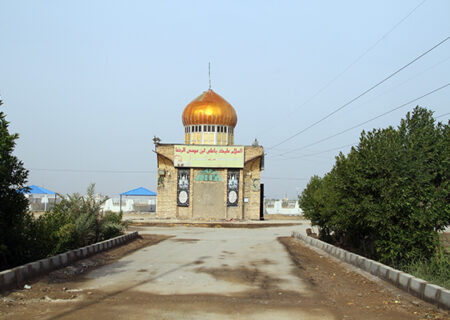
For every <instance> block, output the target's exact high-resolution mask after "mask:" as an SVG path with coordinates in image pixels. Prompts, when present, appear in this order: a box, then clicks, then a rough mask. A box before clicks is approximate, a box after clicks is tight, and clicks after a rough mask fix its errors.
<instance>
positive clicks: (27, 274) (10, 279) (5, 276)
mask: <svg viewBox="0 0 450 320" xmlns="http://www.w3.org/2000/svg"><path fill="white" fill-rule="evenodd" d="M137 236H138V233H137V231H135V232H132V233H129V234H125V235H123V236H119V237H116V238H112V239H109V240H105V241H102V242H97V243H94V244H91V245H89V246H86V247H83V248H79V249H75V250H71V251H68V252H64V253H61V254H58V255H56V256H53V257H50V258H46V259H41V260H38V261H34V262H30V263H27V264H25V265H23V266H19V267H15V268H13V269H9V270H5V271H2V272H0V292H1V291H4V290H8V289H13V288H20V287H22V286H23V285H24V284H25V281H27V280H30V279H32V278H34V277H37V276H40V275H44V274H47V273H49V272H50V271H53V270H55V269H59V268H63V267H65V266H68V265H69V264H71V263H73V262H75V261H77V260H80V259H84V258H87V257H89V256H91V255H93V254H95V253H99V252H102V251H106V250H108V249H111V248H114V247H117V246H119V245H121V244H124V243H126V242H128V241H130V240H132V239H135V238H137Z"/></svg>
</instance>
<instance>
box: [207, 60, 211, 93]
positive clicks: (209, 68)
mask: <svg viewBox="0 0 450 320" xmlns="http://www.w3.org/2000/svg"><path fill="white" fill-rule="evenodd" d="M208 78H209V90H211V62H208Z"/></svg>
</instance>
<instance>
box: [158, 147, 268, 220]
mask: <svg viewBox="0 0 450 320" xmlns="http://www.w3.org/2000/svg"><path fill="white" fill-rule="evenodd" d="M174 147H175V145H174V144H157V145H156V154H157V161H158V163H157V166H158V174H157V176H158V189H157V205H156V216H157V217H158V218H161V219H194V220H222V219H239V220H258V219H259V217H260V198H261V190H260V183H261V170H262V165H263V157H264V150H263V148H262V147H261V146H245V147H244V167H243V168H239V169H233V168H184V169H188V170H189V173H190V183H189V205H188V206H179V205H178V204H177V190H178V189H177V187H178V168H176V167H174ZM205 169H212V171H214V175H215V176H216V178H217V179H216V180H217V181H201V180H200V181H199V179H197V180H196V179H195V178H196V177H198V175H199V174H202V172H204V170H205ZM229 170H238V172H239V187H238V188H239V189H238V190H239V191H238V201H237V205H236V206H228V205H227V184H228V181H227V180H228V172H229Z"/></svg>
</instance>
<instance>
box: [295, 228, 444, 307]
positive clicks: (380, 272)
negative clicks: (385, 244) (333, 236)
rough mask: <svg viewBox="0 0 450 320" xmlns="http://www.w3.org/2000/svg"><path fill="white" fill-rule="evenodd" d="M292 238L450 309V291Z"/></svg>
mask: <svg viewBox="0 0 450 320" xmlns="http://www.w3.org/2000/svg"><path fill="white" fill-rule="evenodd" d="M292 236H293V237H295V238H297V239H300V240H302V241H304V242H306V243H307V244H309V245H311V246H313V247H316V248H318V249H321V250H323V251H325V252H327V253H328V254H330V255H332V256H333V257H335V258H337V259H339V260H341V261H343V262H346V263H349V264H351V265H353V266H355V267H357V268H359V269H362V270H364V271H367V272H369V273H370V274H372V275H374V276H376V277H378V278H380V279H382V280H384V281H387V282H389V283H391V284H393V285H395V286H396V287H398V288H400V289H402V290H403V291H406V292H408V293H410V294H413V295H414V296H416V297H418V298H419V299H422V300H424V301H427V302H430V303H433V304H435V305H437V306H438V307H440V308H442V309H447V310H449V309H450V290H447V289H445V288H442V287H440V286H437V285H434V284H431V283H428V282H427V281H425V280H422V279H419V278H416V277H414V276H412V275H410V274H408V273H405V272H402V271H399V270H396V269H394V268H391V267H389V266H387V265H384V264H382V263H379V262H377V261H374V260H371V259H368V258H365V257H363V256H360V255H357V254H355V253H352V252H349V251H347V250H344V249H341V248H338V247H335V246H333V245H331V244H329V243H326V242H323V241H321V240H318V239H315V238H312V237H309V236H306V235H302V234H300V233H298V232H293V233H292Z"/></svg>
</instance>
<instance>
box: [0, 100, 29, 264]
mask: <svg viewBox="0 0 450 320" xmlns="http://www.w3.org/2000/svg"><path fill="white" fill-rule="evenodd" d="M1 105H2V101H0V106H1ZM8 126H9V123H8V121H6V115H5V114H4V113H3V111H0V270H1V269H4V268H6V267H8V266H12V265H15V264H17V263H20V262H21V261H22V259H23V257H24V256H25V255H26V254H27V251H28V249H27V248H26V244H25V243H26V238H27V235H26V232H24V231H25V230H26V228H27V225H28V222H29V219H30V217H29V216H28V215H27V214H26V211H27V206H28V201H27V199H26V198H25V196H24V195H23V193H22V192H21V190H22V189H23V188H24V187H25V183H26V181H27V176H28V171H27V170H26V169H25V168H24V167H23V163H22V161H20V160H19V159H18V158H17V157H16V156H14V155H13V151H14V147H15V145H16V140H17V139H18V138H19V136H18V134H17V133H14V134H10V133H9V131H8Z"/></svg>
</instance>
